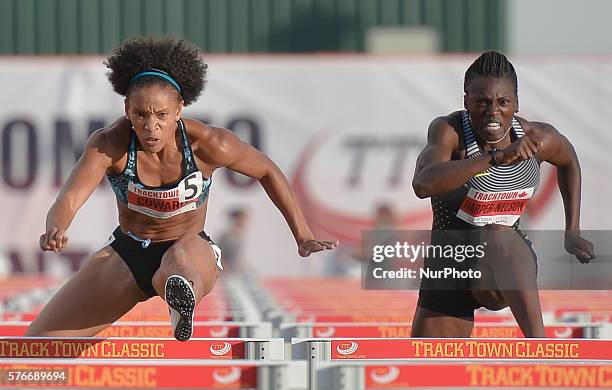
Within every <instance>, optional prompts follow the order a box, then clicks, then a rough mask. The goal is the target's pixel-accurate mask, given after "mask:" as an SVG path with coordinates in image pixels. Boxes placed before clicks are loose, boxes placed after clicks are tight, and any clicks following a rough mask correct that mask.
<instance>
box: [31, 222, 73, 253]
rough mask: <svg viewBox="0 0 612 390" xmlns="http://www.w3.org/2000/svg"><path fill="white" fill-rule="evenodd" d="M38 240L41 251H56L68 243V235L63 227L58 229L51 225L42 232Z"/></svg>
mask: <svg viewBox="0 0 612 390" xmlns="http://www.w3.org/2000/svg"><path fill="white" fill-rule="evenodd" d="M38 241H39V244H40V249H42V250H43V251H53V252H55V253H58V252H59V251H61V250H62V249H64V248H65V247H66V246H67V245H68V236H67V235H66V231H65V230H64V229H58V228H56V227H55V226H53V227H52V228H50V229H49V230H48V231H47V232H46V233H44V234H42V235H41V236H40V239H39V240H38Z"/></svg>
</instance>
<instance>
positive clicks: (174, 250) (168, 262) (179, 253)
mask: <svg viewBox="0 0 612 390" xmlns="http://www.w3.org/2000/svg"><path fill="white" fill-rule="evenodd" d="M164 265H165V266H172V267H173V268H179V269H184V268H188V266H189V257H188V255H187V251H186V250H185V249H183V248H181V247H180V246H173V247H171V248H170V249H168V251H166V253H165V254H164V257H163V260H162V267H163V266H164Z"/></svg>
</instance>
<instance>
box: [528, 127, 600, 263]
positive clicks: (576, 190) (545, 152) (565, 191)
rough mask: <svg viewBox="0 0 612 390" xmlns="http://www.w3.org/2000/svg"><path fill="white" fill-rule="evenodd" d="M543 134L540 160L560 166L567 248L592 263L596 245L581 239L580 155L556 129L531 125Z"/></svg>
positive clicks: (560, 189)
mask: <svg viewBox="0 0 612 390" xmlns="http://www.w3.org/2000/svg"><path fill="white" fill-rule="evenodd" d="M531 123H532V126H534V127H535V128H536V131H538V132H540V134H541V136H540V137H541V139H542V150H541V152H539V153H538V157H539V158H540V160H542V161H547V162H549V163H551V164H553V165H554V166H556V167H557V183H558V185H559V191H560V192H561V197H562V198H563V207H564V209H565V249H566V250H567V251H568V252H569V253H572V254H574V255H575V256H576V257H577V258H578V260H579V261H580V262H581V263H588V262H589V261H591V260H592V259H593V258H595V255H594V254H593V244H592V243H591V242H590V241H587V240H585V239H584V238H582V237H580V189H581V173H580V164H579V162H578V156H577V155H576V151H575V150H574V147H573V146H572V144H571V143H570V142H569V141H568V139H567V138H565V137H564V136H563V135H562V134H560V133H559V132H558V131H557V130H556V129H555V128H554V127H553V126H551V125H549V124H547V123H539V122H531Z"/></svg>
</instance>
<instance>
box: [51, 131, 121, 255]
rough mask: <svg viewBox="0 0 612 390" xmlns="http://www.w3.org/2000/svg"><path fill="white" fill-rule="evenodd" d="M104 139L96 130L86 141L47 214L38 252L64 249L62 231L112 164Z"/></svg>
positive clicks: (102, 133) (64, 230)
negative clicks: (81, 152)
mask: <svg viewBox="0 0 612 390" xmlns="http://www.w3.org/2000/svg"><path fill="white" fill-rule="evenodd" d="M106 138H107V136H106V134H105V133H104V131H103V130H98V131H96V132H94V133H93V134H92V135H91V137H89V140H88V141H87V144H86V145H85V150H84V152H83V155H82V156H81V158H79V160H78V161H77V163H76V165H75V166H74V167H73V168H72V171H71V172H70V176H69V177H68V180H67V181H66V183H65V184H64V186H63V187H62V190H61V191H60V193H59V195H58V196H57V199H56V200H55V202H54V203H53V206H51V208H50V209H49V212H48V213H47V222H46V227H45V233H43V234H42V235H41V236H40V241H39V243H40V248H41V249H42V250H45V251H54V252H59V251H61V250H62V249H63V248H64V247H65V246H66V244H67V242H68V236H67V235H66V230H67V229H68V227H69V226H70V224H71V223H72V220H73V219H74V216H75V215H76V212H77V211H78V210H79V208H80V207H81V206H82V205H83V204H84V203H85V201H86V200H87V199H88V198H89V196H90V195H91V194H92V192H93V191H94V190H95V189H96V186H97V185H98V184H99V183H100V180H102V178H103V177H104V173H105V171H106V169H107V168H108V167H110V166H111V164H112V162H111V158H110V156H109V155H107V154H106V153H105V152H104V151H105V150H106V142H107V141H106Z"/></svg>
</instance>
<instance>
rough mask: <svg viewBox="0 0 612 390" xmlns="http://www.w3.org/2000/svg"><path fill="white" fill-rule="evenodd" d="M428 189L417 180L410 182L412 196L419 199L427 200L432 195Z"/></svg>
mask: <svg viewBox="0 0 612 390" xmlns="http://www.w3.org/2000/svg"><path fill="white" fill-rule="evenodd" d="M429 187H430V186H427V185H426V184H425V183H423V182H421V181H419V180H416V179H414V180H412V189H414V194H415V195H416V196H417V197H418V198H419V199H425V198H429V197H430V196H431V195H432V192H431V188H429Z"/></svg>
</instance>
